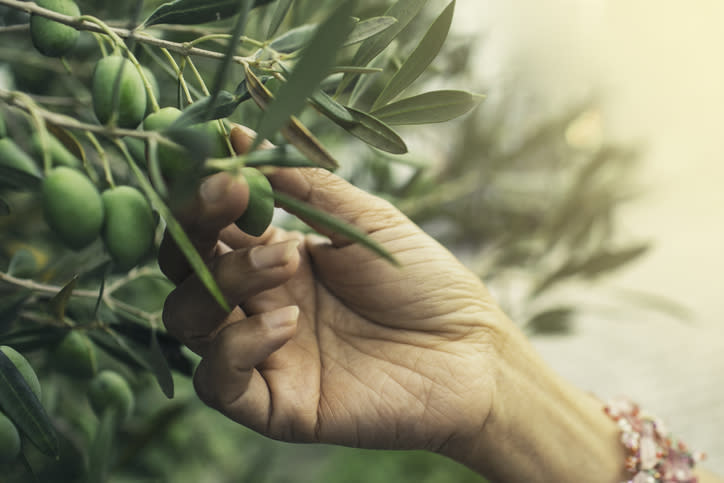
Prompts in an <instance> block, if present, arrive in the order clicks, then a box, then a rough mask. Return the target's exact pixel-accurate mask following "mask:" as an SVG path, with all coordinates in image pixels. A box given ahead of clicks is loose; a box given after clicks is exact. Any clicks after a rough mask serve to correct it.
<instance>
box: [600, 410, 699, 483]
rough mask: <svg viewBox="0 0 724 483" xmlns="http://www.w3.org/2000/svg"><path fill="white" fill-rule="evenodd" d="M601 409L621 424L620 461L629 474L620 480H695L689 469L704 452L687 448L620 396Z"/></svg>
mask: <svg viewBox="0 0 724 483" xmlns="http://www.w3.org/2000/svg"><path fill="white" fill-rule="evenodd" d="M604 411H605V412H606V414H608V416H609V417H611V419H613V420H614V421H616V423H617V424H618V426H619V428H621V442H622V443H623V445H624V447H625V448H626V450H627V453H628V454H627V456H626V461H625V463H624V464H625V468H626V471H627V472H628V473H630V474H631V475H632V476H631V478H630V479H629V480H627V481H624V482H622V483H697V478H696V476H694V472H693V469H694V466H695V465H696V463H698V462H699V461H701V460H703V459H705V456H706V455H704V454H703V453H692V452H690V451H689V449H688V448H687V446H686V445H685V444H684V443H683V442H681V441H679V440H677V439H675V438H674V437H673V436H672V435H671V434H670V433H669V432H668V430H667V429H666V426H664V424H663V423H662V422H661V420H660V419H659V418H657V417H656V416H653V415H651V414H649V413H647V412H645V411H642V410H641V409H640V408H639V406H638V405H637V404H636V403H633V402H631V401H629V400H627V399H624V398H619V399H615V400H612V401H610V402H609V403H608V404H607V405H606V406H605V407H604Z"/></svg>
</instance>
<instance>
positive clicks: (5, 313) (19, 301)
mask: <svg viewBox="0 0 724 483" xmlns="http://www.w3.org/2000/svg"><path fill="white" fill-rule="evenodd" d="M32 294H33V292H32V291H31V290H30V289H22V290H18V291H15V292H14V293H12V294H10V295H7V294H5V293H3V294H2V297H0V334H2V333H5V332H7V331H8V330H9V329H10V327H11V326H12V323H13V322H15V320H16V319H17V318H18V315H19V314H20V309H22V308H23V305H25V302H26V301H27V300H28V298H30V296H31V295H32ZM3 345H9V344H7V343H4V342H3Z"/></svg>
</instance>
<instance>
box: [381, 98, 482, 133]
mask: <svg viewBox="0 0 724 483" xmlns="http://www.w3.org/2000/svg"><path fill="white" fill-rule="evenodd" d="M483 98H484V96H479V95H476V94H472V93H470V92H465V91H450V90H443V91H432V92H426V93H424V94H420V95H418V96H413V97H408V98H407V99H402V100H400V101H397V102H393V103H391V104H388V105H386V106H385V107H382V108H379V109H377V110H374V111H372V113H371V114H372V115H374V116H375V117H377V118H378V119H380V120H381V121H384V122H385V123H387V124H389V125H391V126H398V125H407V124H431V123H435V122H445V121H449V120H451V119H455V118H456V117H459V116H462V115H463V114H466V113H467V112H469V111H470V110H471V109H472V108H474V107H475V106H476V105H477V104H478V103H479V102H480V101H481V100H482V99H483Z"/></svg>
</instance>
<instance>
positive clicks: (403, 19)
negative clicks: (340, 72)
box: [337, 0, 427, 94]
mask: <svg viewBox="0 0 724 483" xmlns="http://www.w3.org/2000/svg"><path fill="white" fill-rule="evenodd" d="M426 3H427V0H398V1H397V2H396V3H395V4H394V5H392V6H391V7H390V8H389V9H388V10H387V12H385V14H384V16H385V17H392V18H395V19H397V23H395V24H393V25H391V26H390V28H388V29H386V30H385V31H384V32H383V33H381V34H380V35H376V36H374V37H371V38H369V39H367V40H365V41H364V42H363V43H362V45H360V47H359V49H358V50H357V53H356V54H355V56H354V59H353V61H352V63H353V64H354V65H367V64H368V63H369V62H370V61H372V60H373V59H374V58H375V57H377V56H378V55H379V54H380V53H381V52H382V51H383V50H385V48H387V46H388V45H390V43H391V42H392V41H393V40H394V39H395V38H396V37H397V36H398V35H399V34H400V32H402V31H403V30H404V29H405V27H407V26H408V25H409V23H410V22H411V21H412V19H414V18H415V17H416V16H417V14H419V13H420V10H422V7H424V6H425V4H426ZM354 79H355V75H354V74H347V75H345V76H344V78H343V79H342V82H340V84H339V87H338V88H337V94H340V93H341V92H343V91H344V90H345V89H346V88H347V86H349V84H350V83H351V82H352V81H353V80H354Z"/></svg>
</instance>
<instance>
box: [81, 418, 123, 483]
mask: <svg viewBox="0 0 724 483" xmlns="http://www.w3.org/2000/svg"><path fill="white" fill-rule="evenodd" d="M99 419H100V421H99V422H98V426H96V433H95V436H94V437H93V444H91V445H90V449H89V451H88V481H89V482H90V481H99V482H100V481H108V470H109V467H110V463H111V455H112V453H113V436H114V435H115V434H116V429H117V428H116V419H117V418H116V415H115V413H114V410H113V408H108V409H107V410H105V411H103V413H101V415H100V418H99Z"/></svg>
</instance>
